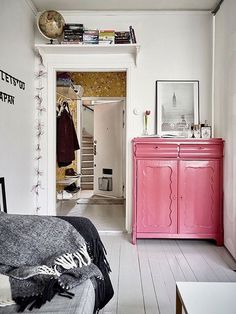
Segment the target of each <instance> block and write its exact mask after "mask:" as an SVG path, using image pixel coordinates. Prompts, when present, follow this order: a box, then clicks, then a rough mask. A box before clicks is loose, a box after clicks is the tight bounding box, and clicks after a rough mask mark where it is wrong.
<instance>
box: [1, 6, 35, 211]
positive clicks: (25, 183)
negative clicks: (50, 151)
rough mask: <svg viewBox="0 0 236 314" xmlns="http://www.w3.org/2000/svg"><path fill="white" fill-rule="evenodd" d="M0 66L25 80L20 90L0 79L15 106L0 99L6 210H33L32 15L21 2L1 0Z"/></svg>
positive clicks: (3, 88) (27, 7)
mask: <svg viewBox="0 0 236 314" xmlns="http://www.w3.org/2000/svg"><path fill="white" fill-rule="evenodd" d="M0 6H1V10H0V38H1V48H0V69H1V70H3V71H5V72H7V73H9V74H10V75H12V76H14V77H16V78H18V79H19V80H21V81H23V82H25V84H26V89H25V90H20V89H19V88H17V87H14V86H13V85H11V84H9V83H7V82H4V81H2V80H1V78H0V91H2V92H5V93H8V94H11V95H14V96H15V105H10V104H7V103H4V102H2V101H0V143H1V153H0V176H3V177H5V181H6V182H5V183H6V193H7V205H8V212H10V213H25V214H28V213H32V212H33V211H34V200H33V198H34V196H33V193H32V192H31V189H32V185H33V176H34V167H33V159H34V154H33V148H34V146H33V145H34V140H35V118H34V108H35V105H34V95H33V93H34V88H33V83H34V55H33V44H34V29H33V20H34V15H33V12H32V11H31V9H30V8H29V6H28V5H27V3H26V2H25V1H15V0H1V4H0Z"/></svg>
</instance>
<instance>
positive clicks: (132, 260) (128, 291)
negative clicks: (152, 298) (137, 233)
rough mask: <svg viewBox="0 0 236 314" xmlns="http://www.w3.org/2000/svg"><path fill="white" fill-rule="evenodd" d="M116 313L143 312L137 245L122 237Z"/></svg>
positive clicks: (136, 313)
mask: <svg viewBox="0 0 236 314" xmlns="http://www.w3.org/2000/svg"><path fill="white" fill-rule="evenodd" d="M117 313H118V314H128V313H129V314H145V310H144V303H143V292H142V284H141V275H140V269H139V263H138V247H137V246H136V245H133V244H131V243H130V240H129V239H127V238H126V239H124V241H123V243H122V245H121V254H120V274H119V291H118V311H117Z"/></svg>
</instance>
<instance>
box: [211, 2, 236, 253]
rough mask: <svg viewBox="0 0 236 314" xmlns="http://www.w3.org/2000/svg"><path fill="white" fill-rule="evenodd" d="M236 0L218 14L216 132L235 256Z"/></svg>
mask: <svg viewBox="0 0 236 314" xmlns="http://www.w3.org/2000/svg"><path fill="white" fill-rule="evenodd" d="M235 15H236V2H235V0H225V1H224V3H223V4H222V6H221V9H220V11H219V12H218V13H217V15H216V53H215V135H216V136H219V137H223V138H224V140H225V157H224V239H225V240H224V241H225V246H226V247H227V248H228V249H229V251H230V252H231V253H232V255H233V256H234V257H235V258H236V193H235V191H236V141H235V136H236V23H235Z"/></svg>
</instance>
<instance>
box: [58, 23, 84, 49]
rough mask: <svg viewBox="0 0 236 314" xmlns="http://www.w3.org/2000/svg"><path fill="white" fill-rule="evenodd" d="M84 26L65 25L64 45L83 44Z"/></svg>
mask: <svg viewBox="0 0 236 314" xmlns="http://www.w3.org/2000/svg"><path fill="white" fill-rule="evenodd" d="M83 32H84V26H83V24H65V26H64V39H63V42H62V43H63V44H76V43H78V44H80V43H82V42H83Z"/></svg>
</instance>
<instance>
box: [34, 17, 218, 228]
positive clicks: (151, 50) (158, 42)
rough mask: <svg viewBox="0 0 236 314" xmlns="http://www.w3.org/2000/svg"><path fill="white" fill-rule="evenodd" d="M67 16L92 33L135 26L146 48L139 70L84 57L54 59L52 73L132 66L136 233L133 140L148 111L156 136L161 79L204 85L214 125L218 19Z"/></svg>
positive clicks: (128, 61) (120, 60)
mask: <svg viewBox="0 0 236 314" xmlns="http://www.w3.org/2000/svg"><path fill="white" fill-rule="evenodd" d="M62 13H63V15H64V17H65V19H66V22H70V23H83V24H84V25H85V27H87V28H98V29H111V28H113V29H114V28H115V29H116V30H127V29H128V28H129V25H132V26H133V27H134V29H135V32H136V37H137V41H138V43H139V44H140V45H141V50H140V54H139V61H138V66H137V67H135V66H134V65H133V63H132V58H128V57H125V56H124V55H120V56H116V55H103V56H98V55H92V56H91V55H90V56H89V55H87V56H84V55H83V56H79V57H77V56H74V57H73V56H71V55H67V56H66V55H61V56H56V55H53V56H51V57H48V64H49V65H51V68H50V69H52V68H53V67H55V66H58V67H59V68H61V67H63V64H64V66H65V65H67V66H68V67H69V68H71V69H72V70H74V67H75V66H76V65H79V66H80V67H81V68H82V70H84V68H86V66H87V67H88V68H91V67H97V68H99V67H100V68H102V66H104V64H107V66H108V67H109V66H110V67H111V68H112V66H114V67H120V68H127V65H128V66H130V72H129V75H128V81H129V86H130V89H129V91H128V92H129V95H128V98H127V147H126V148H127V158H128V159H127V182H126V186H127V195H126V196H127V214H128V215H127V226H128V227H130V223H131V213H132V159H131V139H132V138H133V137H135V136H140V135H142V132H143V115H142V114H143V112H144V111H145V110H151V118H150V125H151V126H152V127H151V128H150V131H151V132H154V129H155V127H154V112H155V81H156V80H161V79H162V80H163V79H169V80H171V79H175V80H177V79H182V80H191V79H192V80H199V81H200V116H201V121H204V120H208V121H209V122H210V123H211V73H212V15H211V14H210V13H206V12H204V13H203V12H128V13H124V12H123V13H122V12H116V13H102V12H94V13H93V12H87V13H86V12H84V13H83V12H62ZM37 41H41V42H46V40H44V39H43V38H42V37H40V34H38V35H37ZM50 73H51V71H50V70H49V74H50ZM50 79H51V77H50ZM50 86H52V85H50ZM51 92H52V91H51V90H48V93H49V101H50V102H51V100H52V99H53V98H52V96H50V93H51ZM135 108H136V109H138V110H139V112H140V114H139V115H134V114H133V110H134V109H135ZM52 114H53V113H52ZM46 154H47V152H46ZM51 166H52V165H51ZM48 167H49V166H48ZM49 168H50V167H49ZM49 180H50V178H49ZM52 184H53V183H52Z"/></svg>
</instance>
